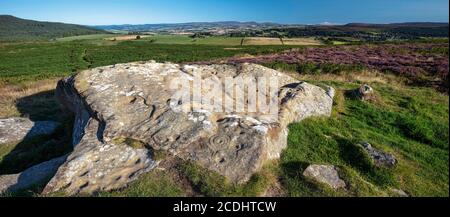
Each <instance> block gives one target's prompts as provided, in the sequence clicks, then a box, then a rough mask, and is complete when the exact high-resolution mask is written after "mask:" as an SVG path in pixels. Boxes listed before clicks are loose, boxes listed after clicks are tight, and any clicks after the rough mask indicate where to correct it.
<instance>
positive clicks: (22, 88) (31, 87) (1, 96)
mask: <svg viewBox="0 0 450 217" xmlns="http://www.w3.org/2000/svg"><path fill="white" fill-rule="evenodd" d="M56 83H57V79H49V80H42V81H37V82H25V83H23V84H20V85H2V84H0V118H6V117H18V116H23V115H24V114H23V112H21V111H20V110H19V108H18V107H17V104H18V100H20V99H23V98H25V97H29V96H32V95H36V94H39V93H43V92H49V91H52V90H55V88H56ZM30 100H32V101H33V102H29V103H32V104H45V103H46V102H44V100H47V99H45V98H39V97H36V98H34V99H30Z"/></svg>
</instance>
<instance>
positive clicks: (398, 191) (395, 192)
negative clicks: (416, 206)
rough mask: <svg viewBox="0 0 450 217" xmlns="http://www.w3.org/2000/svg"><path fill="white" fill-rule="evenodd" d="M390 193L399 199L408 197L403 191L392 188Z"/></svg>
mask: <svg viewBox="0 0 450 217" xmlns="http://www.w3.org/2000/svg"><path fill="white" fill-rule="evenodd" d="M391 192H392V193H394V194H395V195H397V196H399V197H409V195H408V194H407V193H406V192H405V191H403V190H401V189H395V188H392V189H391Z"/></svg>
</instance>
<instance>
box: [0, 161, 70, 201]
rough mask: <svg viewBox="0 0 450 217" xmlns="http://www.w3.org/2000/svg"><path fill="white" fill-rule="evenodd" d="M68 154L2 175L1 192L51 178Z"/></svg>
mask: <svg viewBox="0 0 450 217" xmlns="http://www.w3.org/2000/svg"><path fill="white" fill-rule="evenodd" d="M66 158H67V156H62V157H59V158H55V159H53V160H50V161H47V162H44V163H41V164H38V165H35V166H33V167H30V168H28V169H27V170H25V171H23V172H21V173H18V174H12V175H1V176H0V194H1V193H5V192H16V191H20V190H25V189H27V188H30V187H32V186H33V185H36V184H40V183H42V182H44V181H46V180H45V179H50V178H51V177H52V176H53V175H54V174H55V173H56V171H57V170H58V167H59V166H61V164H63V163H64V162H65V160H66Z"/></svg>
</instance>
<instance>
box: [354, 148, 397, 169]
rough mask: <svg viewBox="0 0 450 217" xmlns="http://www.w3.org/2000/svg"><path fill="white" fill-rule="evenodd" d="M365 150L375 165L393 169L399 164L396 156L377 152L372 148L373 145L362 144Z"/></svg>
mask: <svg viewBox="0 0 450 217" xmlns="http://www.w3.org/2000/svg"><path fill="white" fill-rule="evenodd" d="M362 146H363V148H364V150H365V151H366V152H367V154H369V156H370V157H371V158H372V159H373V161H374V162H375V165H377V166H379V167H381V166H387V167H393V166H395V165H396V164H397V159H396V158H395V156H394V155H392V154H389V153H386V152H383V151H380V150H377V149H375V148H373V147H372V145H371V144H369V143H367V142H365V143H363V144H362Z"/></svg>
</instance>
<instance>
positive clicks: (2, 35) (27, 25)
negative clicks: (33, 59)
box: [0, 15, 105, 41]
mask: <svg viewBox="0 0 450 217" xmlns="http://www.w3.org/2000/svg"><path fill="white" fill-rule="evenodd" d="M100 33H105V31H103V30H99V29H94V28H91V27H86V26H81V25H74V24H65V23H53V22H39V21H34V20H25V19H20V18H17V17H14V16H10V15H0V41H22V40H46V39H47V40H48V39H53V38H60V37H67V36H77V35H88V34H100Z"/></svg>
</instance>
